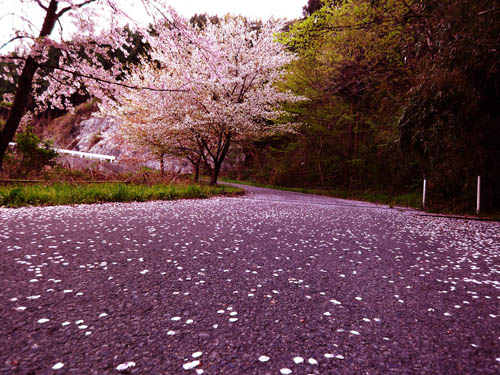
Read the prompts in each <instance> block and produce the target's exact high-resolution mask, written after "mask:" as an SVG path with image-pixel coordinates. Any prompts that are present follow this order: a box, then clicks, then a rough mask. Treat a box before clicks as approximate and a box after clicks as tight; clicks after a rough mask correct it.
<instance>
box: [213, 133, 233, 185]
mask: <svg viewBox="0 0 500 375" xmlns="http://www.w3.org/2000/svg"><path fill="white" fill-rule="evenodd" d="M225 137H226V139H225V142H224V145H223V147H222V151H221V153H220V155H218V157H217V158H215V159H213V162H214V169H213V172H212V179H211V181H210V185H217V179H218V178H219V173H220V169H221V167H222V162H223V161H224V159H225V158H226V155H227V152H228V151H229V145H230V144H231V135H230V134H229V135H226V136H225Z"/></svg>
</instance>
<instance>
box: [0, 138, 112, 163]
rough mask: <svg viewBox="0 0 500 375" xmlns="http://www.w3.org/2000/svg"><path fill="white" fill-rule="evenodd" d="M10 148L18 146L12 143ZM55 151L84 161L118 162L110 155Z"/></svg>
mask: <svg viewBox="0 0 500 375" xmlns="http://www.w3.org/2000/svg"><path fill="white" fill-rule="evenodd" d="M9 146H13V147H15V146H16V144H15V143H14V142H10V143H9ZM54 151H55V152H57V153H58V154H66V155H71V156H75V157H77V158H82V159H94V160H100V161H107V162H109V163H113V162H115V161H116V157H115V156H110V155H101V154H91V153H90V152H80V151H72V150H63V149H62V148H54Z"/></svg>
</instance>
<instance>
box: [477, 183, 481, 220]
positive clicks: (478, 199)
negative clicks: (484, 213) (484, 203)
mask: <svg viewBox="0 0 500 375" xmlns="http://www.w3.org/2000/svg"><path fill="white" fill-rule="evenodd" d="M480 209H481V176H477V204H476V212H477V213H479V210H480Z"/></svg>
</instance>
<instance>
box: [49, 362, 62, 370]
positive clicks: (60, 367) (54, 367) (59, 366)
mask: <svg viewBox="0 0 500 375" xmlns="http://www.w3.org/2000/svg"><path fill="white" fill-rule="evenodd" d="M63 367H64V363H62V362H57V363H56V364H55V365H54V366H52V370H59V369H62V368H63Z"/></svg>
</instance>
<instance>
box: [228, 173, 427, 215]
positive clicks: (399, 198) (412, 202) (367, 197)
mask: <svg viewBox="0 0 500 375" xmlns="http://www.w3.org/2000/svg"><path fill="white" fill-rule="evenodd" d="M221 181H225V182H230V183H235V184H241V185H249V186H258V187H264V188H268V189H277V190H286V191H294V192H298V193H306V194H316V195H325V196H329V197H336V198H343V199H353V200H360V201H365V202H373V203H381V204H387V205H390V206H404V207H412V208H421V206H422V203H421V202H422V201H421V200H422V197H421V193H420V192H412V193H406V194H400V195H394V196H392V195H391V194H389V193H387V192H381V191H371V190H366V191H365V190H352V191H345V190H338V189H312V188H293V187H284V186H275V185H266V184H259V183H255V182H251V181H236V180H229V179H225V178H224V179H221Z"/></svg>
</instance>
